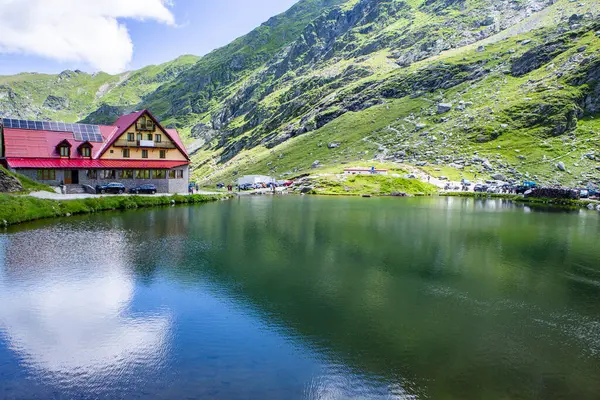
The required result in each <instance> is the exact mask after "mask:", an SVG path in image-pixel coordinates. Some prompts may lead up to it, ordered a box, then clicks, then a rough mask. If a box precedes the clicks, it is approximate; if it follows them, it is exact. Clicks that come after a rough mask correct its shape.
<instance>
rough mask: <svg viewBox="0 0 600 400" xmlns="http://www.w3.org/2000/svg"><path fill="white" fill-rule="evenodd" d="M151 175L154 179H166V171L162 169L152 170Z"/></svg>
mask: <svg viewBox="0 0 600 400" xmlns="http://www.w3.org/2000/svg"><path fill="white" fill-rule="evenodd" d="M152 176H153V177H154V179H166V177H167V171H166V170H164V169H155V170H154V172H152Z"/></svg>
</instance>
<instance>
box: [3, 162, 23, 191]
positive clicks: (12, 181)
mask: <svg viewBox="0 0 600 400" xmlns="http://www.w3.org/2000/svg"><path fill="white" fill-rule="evenodd" d="M22 190H23V185H21V182H19V180H18V179H17V178H15V177H14V176H12V175H10V174H8V173H7V172H6V170H5V169H4V168H1V167H0V193H14V192H20V191H22Z"/></svg>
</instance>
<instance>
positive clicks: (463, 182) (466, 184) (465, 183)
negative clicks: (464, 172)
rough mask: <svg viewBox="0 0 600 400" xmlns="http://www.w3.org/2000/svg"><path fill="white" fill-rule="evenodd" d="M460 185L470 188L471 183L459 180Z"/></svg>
mask: <svg viewBox="0 0 600 400" xmlns="http://www.w3.org/2000/svg"><path fill="white" fill-rule="evenodd" d="M460 183H461V184H462V185H463V186H467V187H469V186H471V182H470V181H468V180H467V179H461V180H460Z"/></svg>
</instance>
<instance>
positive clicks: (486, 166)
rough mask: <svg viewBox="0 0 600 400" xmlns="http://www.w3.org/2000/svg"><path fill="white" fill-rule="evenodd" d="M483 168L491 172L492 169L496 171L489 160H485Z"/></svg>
mask: <svg viewBox="0 0 600 400" xmlns="http://www.w3.org/2000/svg"><path fill="white" fill-rule="evenodd" d="M483 168H485V169H487V170H490V171H491V170H492V169H494V167H493V166H492V164H491V163H490V162H489V161H488V160H485V161H484V162H483Z"/></svg>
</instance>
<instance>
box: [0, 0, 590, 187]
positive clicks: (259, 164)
mask: <svg viewBox="0 0 600 400" xmlns="http://www.w3.org/2000/svg"><path fill="white" fill-rule="evenodd" d="M599 10H600V0H590V1H588V2H585V3H577V2H572V1H569V0H557V1H554V0H520V1H505V0H301V1H299V2H298V3H297V4H296V5H295V6H294V7H292V8H291V9H290V10H289V11H287V12H286V13H284V14H281V15H279V16H277V17H274V18H272V19H271V20H269V21H268V22H266V23H265V24H263V25H261V26H260V27H259V28H257V29H256V30H254V31H253V32H251V33H250V34H248V35H246V36H244V37H241V38H239V39H237V40H236V41H234V42H232V43H231V44H230V45H228V46H225V47H223V48H221V49H218V50H215V51H214V52H212V53H210V54H208V55H207V56H205V57H202V58H200V59H196V58H193V57H184V58H180V59H178V60H175V61H173V62H172V63H168V64H164V65H161V66H157V67H148V68H144V69H142V70H140V71H136V72H133V73H128V74H123V75H120V76H108V75H106V74H97V75H94V76H91V75H87V74H81V73H71V72H68V73H63V74H61V75H59V76H58V77H56V76H46V75H18V76H15V77H0V113H3V114H12V115H15V114H16V115H17V116H21V115H22V116H27V117H29V116H36V117H40V118H42V117H43V118H53V119H65V120H74V119H83V118H85V121H89V122H94V121H103V122H104V121H111V120H113V119H114V118H115V116H116V115H117V114H119V113H120V112H122V111H127V110H128V109H131V108H141V107H147V108H149V109H150V110H151V111H152V112H154V113H155V114H156V115H157V116H159V118H161V119H162V120H163V122H164V123H166V124H172V125H175V126H177V127H178V128H180V130H181V131H182V132H183V133H184V134H185V135H186V136H188V137H187V138H186V141H187V143H188V144H189V146H190V149H191V150H192V153H193V161H194V165H193V166H194V168H195V172H194V174H195V179H197V180H201V181H203V182H207V183H208V182H215V181H221V180H230V179H233V178H235V177H236V176H238V175H240V174H243V173H247V172H257V173H271V174H273V175H276V176H281V177H284V176H292V175H297V174H300V173H305V172H307V171H313V169H312V165H313V163H314V162H315V161H319V162H320V163H319V164H318V165H321V166H323V167H326V168H330V167H339V166H341V165H342V164H347V163H355V162H372V161H371V160H376V161H380V162H385V163H391V164H394V165H395V164H412V165H417V166H420V167H421V168H423V169H425V170H427V171H428V172H430V173H433V174H438V175H442V174H443V175H447V176H453V177H460V176H466V177H474V176H475V175H478V176H479V177H490V176H497V177H502V178H506V179H515V180H519V179H526V178H530V179H537V180H540V181H542V182H544V183H562V184H578V185H587V184H589V183H590V182H591V183H594V182H596V183H598V181H599V180H600V173H599V170H598V168H600V149H599V148H598V132H599V130H600V122H599V118H600V116H599V111H600V100H598V99H599V98H600V85H599V84H598V81H599V80H600V54H599V50H600V44H599V42H600V34H599V33H597V32H598V31H600V26H599V25H598V22H597V21H598V12H599ZM65 75H66V76H65ZM65 78H67V79H65ZM40 88H41V90H40ZM52 96H54V97H52ZM23 110H26V111H23ZM24 113H25V114H27V115H23V114H24ZM60 117H62V118H60ZM333 143H335V144H336V146H328V144H333ZM337 144H339V146H337ZM318 170H319V169H318V168H317V171H318Z"/></svg>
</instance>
